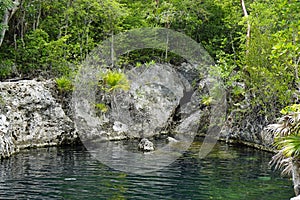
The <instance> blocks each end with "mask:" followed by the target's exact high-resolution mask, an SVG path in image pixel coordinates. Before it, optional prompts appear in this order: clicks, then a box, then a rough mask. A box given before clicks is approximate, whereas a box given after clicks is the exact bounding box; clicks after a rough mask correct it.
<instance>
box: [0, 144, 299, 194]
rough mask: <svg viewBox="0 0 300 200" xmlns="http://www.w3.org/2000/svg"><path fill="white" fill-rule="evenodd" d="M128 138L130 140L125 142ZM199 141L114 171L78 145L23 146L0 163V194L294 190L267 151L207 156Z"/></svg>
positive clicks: (224, 148) (221, 151) (226, 150)
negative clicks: (153, 164) (162, 163)
mask: <svg viewBox="0 0 300 200" xmlns="http://www.w3.org/2000/svg"><path fill="white" fill-rule="evenodd" d="M129 144H130V143H129ZM199 147H200V143H198V142H194V143H193V144H192V146H191V148H190V150H189V151H188V152H186V153H185V154H184V156H182V157H181V158H180V159H178V160H176V161H175V162H174V163H173V164H171V165H170V166H168V167H166V168H163V169H161V170H159V171H157V172H151V173H150V174H147V175H133V174H126V173H123V172H118V171H115V170H112V169H110V168H108V167H107V166H104V165H103V164H101V163H100V162H98V161H97V160H95V159H94V158H93V157H92V156H91V155H90V154H89V153H88V152H87V151H85V150H84V149H83V148H82V147H79V148H56V147H51V148H43V149H32V150H27V151H24V152H22V153H19V154H17V155H15V156H13V157H12V158H10V159H7V160H3V161H1V163H0V199H203V200H207V199H226V200H231V199H234V200H241V199H247V200H254V199H257V200H260V199H264V200H268V199H270V200H271V199H272V200H277V199H280V200H282V199H289V198H290V197H292V196H293V189H292V182H291V181H290V180H288V179H287V178H281V177H280V176H279V174H278V173H274V172H272V171H271V170H270V169H269V167H268V162H269V160H270V157H271V156H272V155H271V154H270V153H267V152H261V151H257V150H255V149H252V148H248V147H236V146H231V145H226V144H223V143H219V144H218V145H217V146H216V147H215V149H214V151H213V152H211V153H210V154H209V156H207V157H206V158H205V159H199V158H198V151H199Z"/></svg>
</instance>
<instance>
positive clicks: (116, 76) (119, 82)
mask: <svg viewBox="0 0 300 200" xmlns="http://www.w3.org/2000/svg"><path fill="white" fill-rule="evenodd" d="M102 88H103V89H104V91H107V92H113V91H114V90H116V89H122V90H124V91H127V90H129V82H128V79H127V78H126V75H125V74H124V73H122V72H118V71H108V72H107V73H105V74H104V75H103V85H102Z"/></svg>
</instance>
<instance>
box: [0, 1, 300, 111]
mask: <svg viewBox="0 0 300 200" xmlns="http://www.w3.org/2000/svg"><path fill="white" fill-rule="evenodd" d="M299 11H300V2H299V1H298V0H241V1H237V0H169V1H166V0H146V1H139V0H0V17H1V20H2V23H1V25H0V45H1V46H0V60H1V62H0V79H1V80H5V79H8V78H16V77H21V78H37V77H38V78H59V77H70V76H72V74H73V71H74V70H75V71H76V66H77V65H78V64H79V63H80V62H81V61H82V60H84V58H85V56H86V55H87V54H88V53H89V52H90V51H91V50H92V49H93V48H94V47H96V46H97V45H98V44H99V43H101V41H103V40H105V39H107V38H109V37H111V35H113V34H117V33H120V32H124V31H126V30H130V29H133V28H140V27H165V28H169V29H172V30H175V31H179V32H183V33H185V34H186V35H188V36H190V37H191V38H192V39H194V40H195V41H197V42H199V43H200V44H202V45H203V47H204V48H205V49H206V50H207V51H208V52H209V53H210V55H211V56H212V57H213V58H214V59H215V63H216V69H217V70H218V71H219V72H220V73H221V75H222V78H223V80H224V83H225V86H226V90H227V92H228V94H229V95H228V96H229V97H230V98H229V109H235V110H240V111H241V113H243V110H254V111H255V112H256V113H257V114H261V115H262V116H265V114H266V113H268V115H267V116H269V115H270V116H271V115H274V110H275V111H276V110H279V109H281V108H283V107H284V106H286V105H289V104H291V103H295V102H297V95H298V91H299V87H300V82H299V72H298V70H299V62H300V42H299V34H300V15H299ZM157 54H159V51H153V50H149V49H144V50H140V51H135V52H132V53H131V54H129V55H127V57H125V58H124V59H123V62H125V63H135V62H136V61H139V62H141V61H142V62H145V63H146V62H149V61H151V60H154V61H155V62H172V58H173V57H176V56H170V58H168V59H167V60H166V59H163V58H158V57H157ZM139 58H143V59H139Z"/></svg>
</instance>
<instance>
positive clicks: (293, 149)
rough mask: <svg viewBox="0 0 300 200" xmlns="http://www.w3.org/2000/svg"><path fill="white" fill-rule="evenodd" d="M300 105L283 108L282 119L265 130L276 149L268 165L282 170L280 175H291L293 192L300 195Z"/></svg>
mask: <svg viewBox="0 0 300 200" xmlns="http://www.w3.org/2000/svg"><path fill="white" fill-rule="evenodd" d="M299 108H300V105H299V104H295V105H292V106H288V107H286V108H284V109H283V110H282V111H281V113H283V114H284V116H283V117H281V118H280V119H279V121H278V122H277V124H271V125H269V126H268V127H267V128H266V129H267V131H268V132H269V133H271V134H273V135H274V145H275V147H276V148H277V149H278V152H277V153H276V155H274V156H273V157H272V160H271V161H270V164H271V165H272V166H275V169H282V174H284V175H292V177H293V184H294V191H295V194H296V195H299V194H300V112H299Z"/></svg>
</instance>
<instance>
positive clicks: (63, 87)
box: [55, 76, 73, 93]
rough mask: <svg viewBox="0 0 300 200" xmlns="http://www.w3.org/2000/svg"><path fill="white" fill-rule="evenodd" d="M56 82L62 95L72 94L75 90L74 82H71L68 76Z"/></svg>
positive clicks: (57, 79)
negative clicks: (64, 93)
mask: <svg viewBox="0 0 300 200" xmlns="http://www.w3.org/2000/svg"><path fill="white" fill-rule="evenodd" d="M55 82H56V84H57V88H58V90H59V92H61V93H63V92H70V91H72V90H73V84H72V81H71V80H70V78H68V77H66V76H62V77H60V78H56V79H55Z"/></svg>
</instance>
